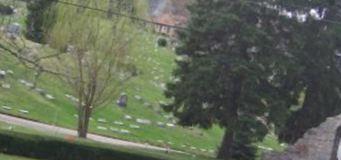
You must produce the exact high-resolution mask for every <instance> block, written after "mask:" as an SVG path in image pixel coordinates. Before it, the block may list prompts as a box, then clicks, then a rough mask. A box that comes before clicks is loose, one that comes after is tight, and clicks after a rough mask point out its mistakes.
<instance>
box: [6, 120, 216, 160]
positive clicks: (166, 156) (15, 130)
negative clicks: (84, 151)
mask: <svg viewBox="0 0 341 160" xmlns="http://www.w3.org/2000/svg"><path fill="white" fill-rule="evenodd" d="M0 134H9V135H15V136H17V137H18V138H23V137H27V138H28V139H41V138H43V139H44V141H51V140H52V141H65V138H66V137H64V136H63V135H59V134H54V135H49V134H47V133H43V132H39V131H35V130H33V129H30V128H25V127H20V126H15V125H10V124H7V123H3V122H0ZM24 139H26V138H24ZM43 143H44V142H43ZM67 143H69V142H67ZM72 143H73V144H75V145H82V146H90V147H94V148H96V149H110V150H113V151H118V152H123V153H126V154H138V155H143V156H148V157H155V158H160V159H163V160H213V159H212V158H208V157H203V156H195V155H191V154H181V153H165V152H163V151H155V150H148V149H140V148H129V147H122V146H115V145H108V144H103V143H98V142H94V141H90V140H84V139H76V140H75V141H73V142H72ZM12 145H13V144H12ZM1 156H3V157H6V158H7V157H8V158H9V159H11V158H13V160H16V159H15V158H16V157H14V156H5V155H0V158H2V157H1ZM1 160H2V159H1ZM18 160H20V159H19V158H18ZM23 160H24V159H23Z"/></svg>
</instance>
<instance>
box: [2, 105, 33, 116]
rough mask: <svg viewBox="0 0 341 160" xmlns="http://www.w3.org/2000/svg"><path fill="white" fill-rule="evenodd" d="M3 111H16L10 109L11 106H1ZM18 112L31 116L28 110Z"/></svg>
mask: <svg viewBox="0 0 341 160" xmlns="http://www.w3.org/2000/svg"><path fill="white" fill-rule="evenodd" d="M1 109H2V110H6V111H11V110H14V109H13V108H12V107H9V106H1ZM18 112H19V113H22V114H29V113H30V112H29V111H28V110H24V109H18Z"/></svg>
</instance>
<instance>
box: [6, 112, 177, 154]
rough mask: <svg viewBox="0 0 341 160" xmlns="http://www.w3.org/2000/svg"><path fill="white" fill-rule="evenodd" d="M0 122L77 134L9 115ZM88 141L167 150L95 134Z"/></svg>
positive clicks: (62, 133) (42, 130)
mask: <svg viewBox="0 0 341 160" xmlns="http://www.w3.org/2000/svg"><path fill="white" fill-rule="evenodd" d="M0 121H1V122H5V123H8V124H12V125H17V126H22V127H26V128H31V129H34V130H37V131H40V132H45V133H51V134H61V135H72V136H77V132H76V131H75V130H71V129H66V128H62V127H57V126H53V125H48V124H44V123H39V122H34V121H30V120H26V119H22V118H17V117H13V116H9V115H4V114H0ZM88 139H90V140H93V141H96V142H101V143H106V144H111V145H119V146H126V147H137V148H143V149H151V150H159V151H166V150H167V149H165V148H161V147H156V146H151V145H147V144H139V143H134V142H128V141H123V140H118V139H114V138H108V137H104V136H100V135H96V134H88ZM174 152H179V151H174ZM179 153H182V152H179Z"/></svg>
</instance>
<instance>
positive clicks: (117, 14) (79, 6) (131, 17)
mask: <svg viewBox="0 0 341 160" xmlns="http://www.w3.org/2000/svg"><path fill="white" fill-rule="evenodd" d="M15 1H25V0H15ZM50 1H52V0H50ZM53 2H56V3H60V4H64V5H69V6H73V7H78V8H83V9H89V10H94V11H98V12H103V13H111V14H113V15H116V16H121V17H126V18H129V19H132V20H136V21H141V22H143V23H149V24H154V25H158V26H164V27H168V28H173V29H186V27H181V26H176V25H171V24H165V23H160V22H154V21H150V20H146V19H143V18H140V17H136V16H131V15H126V14H122V13H119V12H113V11H108V10H104V9H100V8H95V7H91V6H87V5H81V4H77V3H71V2H66V1H62V0H53ZM244 2H246V3H249V4H254V5H258V6H260V7H267V6H264V5H274V4H271V3H265V2H254V1H250V0H244ZM274 6H276V5H274ZM282 6H284V7H291V8H304V9H307V7H305V6H300V5H282ZM267 8H268V9H271V8H269V7H267ZM274 10H276V9H274ZM316 21H321V22H326V23H331V24H336V25H340V26H341V22H337V21H333V20H328V19H319V20H316Z"/></svg>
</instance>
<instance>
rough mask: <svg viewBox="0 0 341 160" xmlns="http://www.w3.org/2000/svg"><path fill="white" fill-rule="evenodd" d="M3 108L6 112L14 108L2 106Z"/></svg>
mask: <svg viewBox="0 0 341 160" xmlns="http://www.w3.org/2000/svg"><path fill="white" fill-rule="evenodd" d="M1 108H3V109H5V110H12V107H8V106H1Z"/></svg>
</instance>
